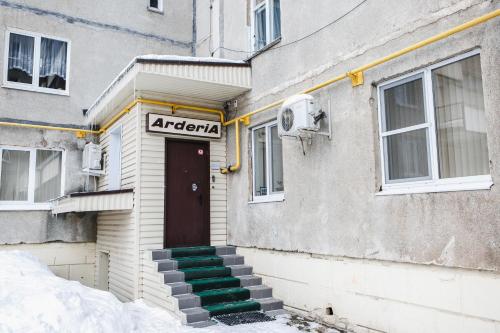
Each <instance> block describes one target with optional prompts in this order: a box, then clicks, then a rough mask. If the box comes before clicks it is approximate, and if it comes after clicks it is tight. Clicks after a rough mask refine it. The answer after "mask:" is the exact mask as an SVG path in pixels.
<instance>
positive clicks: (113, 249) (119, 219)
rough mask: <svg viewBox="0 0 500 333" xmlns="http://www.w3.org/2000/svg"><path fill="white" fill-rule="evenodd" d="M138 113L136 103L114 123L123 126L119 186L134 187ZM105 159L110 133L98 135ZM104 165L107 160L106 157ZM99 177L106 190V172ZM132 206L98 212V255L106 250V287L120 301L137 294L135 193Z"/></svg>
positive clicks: (127, 299)
mask: <svg viewBox="0 0 500 333" xmlns="http://www.w3.org/2000/svg"><path fill="white" fill-rule="evenodd" d="M137 114H138V108H137V107H135V108H134V109H132V110H131V111H130V112H129V113H128V114H126V115H124V116H123V117H122V118H121V119H120V120H118V121H117V123H116V126H119V125H121V126H123V128H122V155H121V157H122V164H121V168H122V174H121V188H134V189H135V188H136V175H137V154H136V152H137V148H138V147H137V140H136V134H137ZM99 140H100V144H101V146H102V148H103V152H104V154H105V155H104V156H105V159H107V156H108V151H109V134H108V132H106V133H104V134H102V135H101V136H100V138H99ZM105 166H106V168H108V167H109V163H107V161H105ZM105 171H106V172H105V175H104V176H102V177H100V178H99V182H98V189H99V190H107V189H108V188H107V186H108V180H107V175H108V174H109V170H105ZM134 203H135V204H134V208H133V210H132V211H128V212H100V213H99V214H98V216H97V242H96V251H97V258H98V257H99V256H98V254H99V252H101V251H102V252H106V253H108V254H109V273H108V281H109V290H110V291H111V292H112V293H113V294H115V295H116V296H117V297H118V298H119V299H120V300H121V301H130V300H133V299H135V298H136V297H137V294H138V272H137V270H138V261H139V258H138V250H137V241H136V239H137V232H138V231H137V228H136V217H137V212H136V210H137V205H136V203H137V195H136V194H135V193H134ZM98 274H99V269H97V270H96V279H95V281H99V277H98V276H97V275H98Z"/></svg>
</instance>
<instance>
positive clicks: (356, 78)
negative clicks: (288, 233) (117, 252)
mask: <svg viewBox="0 0 500 333" xmlns="http://www.w3.org/2000/svg"><path fill="white" fill-rule="evenodd" d="M497 16H500V9H497V10H494V11H492V12H490V13H488V14H485V15H483V16H480V17H478V18H475V19H473V20H471V21H469V22H466V23H463V24H461V25H458V26H456V27H454V28H452V29H449V30H447V31H444V32H442V33H440V34H437V35H435V36H432V37H430V38H427V39H424V40H423V41H420V42H418V43H416V44H413V45H410V46H408V47H406V48H404V49H401V50H399V51H396V52H394V53H391V54H389V55H387V56H385V57H382V58H379V59H377V60H375V61H372V62H371V63H368V64H366V65H364V66H361V67H358V68H355V69H353V70H351V71H348V72H346V73H344V74H341V75H338V76H336V77H333V78H331V79H329V80H327V81H325V82H322V83H320V84H317V85H315V86H313V87H311V88H309V89H306V90H304V91H302V92H300V93H301V94H308V93H311V92H313V91H316V90H319V89H321V88H324V87H326V86H329V85H331V84H333V83H335V82H338V81H341V80H344V79H347V78H350V79H351V82H352V85H353V86H358V85H362V84H363V82H364V78H363V72H364V71H366V70H368V69H371V68H373V67H375V66H378V65H380V64H383V63H385V62H388V61H390V60H393V59H395V58H397V57H400V56H402V55H405V54H407V53H409V52H412V51H414V50H417V49H419V48H421V47H424V46H427V45H429V44H432V43H435V42H437V41H440V40H442V39H444V38H447V37H449V36H451V35H453V34H456V33H458V32H461V31H464V30H466V29H469V28H472V27H474V26H476V25H479V24H481V23H484V22H486V21H488V20H491V19H493V18H495V17H497ZM284 101H285V99H281V100H279V101H276V102H273V103H271V104H268V105H266V106H263V107H261V108H258V109H256V110H254V111H251V112H248V113H246V114H244V115H241V116H239V117H236V118H234V119H231V120H229V121H225V120H224V113H223V112H222V111H221V110H217V109H210V108H204V107H199V106H192V105H183V104H175V103H169V102H163V101H156V100H150V99H142V98H138V99H135V100H134V101H132V102H131V103H129V104H128V105H127V106H126V107H125V108H124V109H123V110H122V111H120V112H119V113H118V114H116V115H115V116H114V117H113V118H111V119H110V120H109V121H108V122H107V123H106V124H105V125H103V126H102V128H101V129H99V130H85V129H78V128H70V127H59V126H49V125H35V124H21V123H13V122H0V126H13V127H22V128H37V129H44V130H56V131H68V132H74V133H75V134H76V135H77V136H78V137H85V135H86V134H94V135H98V134H102V133H104V132H106V130H107V129H109V128H110V127H111V126H112V125H113V124H114V123H115V122H116V121H117V120H118V119H120V118H121V117H122V116H123V115H125V114H126V113H128V112H130V110H131V109H132V108H133V107H134V106H135V105H136V104H138V103H144V104H151V105H160V106H169V107H171V108H172V110H176V109H188V110H193V111H200V112H208V113H215V114H218V115H219V118H220V121H221V124H222V125H223V126H229V125H232V124H235V135H236V142H235V143H236V163H235V164H234V165H231V166H229V167H227V168H221V173H223V174H226V173H229V172H235V171H238V170H239V169H240V167H241V156H240V155H241V151H240V124H239V123H240V122H243V123H244V124H245V125H247V126H248V125H249V124H250V117H252V116H254V115H255V114H257V113H260V112H263V111H266V110H269V109H271V108H274V107H277V106H280V105H281V104H282V103H283V102H284Z"/></svg>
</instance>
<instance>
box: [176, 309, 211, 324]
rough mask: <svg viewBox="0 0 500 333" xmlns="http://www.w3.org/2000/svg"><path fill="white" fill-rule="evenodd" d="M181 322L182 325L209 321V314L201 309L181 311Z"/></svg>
mask: <svg viewBox="0 0 500 333" xmlns="http://www.w3.org/2000/svg"><path fill="white" fill-rule="evenodd" d="M180 318H181V321H182V323H183V324H184V325H186V324H191V323H199V322H203V321H207V320H209V319H210V313H209V312H208V311H207V310H205V309H203V308H192V309H184V310H181V313H180Z"/></svg>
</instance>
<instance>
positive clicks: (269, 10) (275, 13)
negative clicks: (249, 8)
mask: <svg viewBox="0 0 500 333" xmlns="http://www.w3.org/2000/svg"><path fill="white" fill-rule="evenodd" d="M252 17H253V24H252V31H253V50H254V51H259V50H261V49H262V48H264V47H265V46H266V45H268V44H270V43H272V42H274V41H275V40H277V39H279V38H280V37H281V8H280V0H253V16H252Z"/></svg>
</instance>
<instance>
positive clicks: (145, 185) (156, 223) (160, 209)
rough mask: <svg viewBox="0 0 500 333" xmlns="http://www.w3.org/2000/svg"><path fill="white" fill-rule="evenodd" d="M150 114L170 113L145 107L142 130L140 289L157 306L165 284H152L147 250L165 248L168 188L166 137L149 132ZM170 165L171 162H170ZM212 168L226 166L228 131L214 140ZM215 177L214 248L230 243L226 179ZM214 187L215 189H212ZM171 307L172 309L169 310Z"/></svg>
mask: <svg viewBox="0 0 500 333" xmlns="http://www.w3.org/2000/svg"><path fill="white" fill-rule="evenodd" d="M148 112H155V113H165V114H169V113H170V111H165V110H162V109H158V108H156V107H155V108H151V107H148V106H145V105H142V106H141V129H140V135H139V137H140V139H139V140H140V142H141V143H140V146H141V151H140V159H141V161H140V165H141V170H140V173H139V177H140V188H139V191H138V192H139V193H140V198H141V199H140V208H139V210H140V233H139V251H140V254H139V255H140V258H141V272H140V281H139V284H140V286H139V289H140V291H141V292H140V295H141V296H142V297H144V298H145V299H147V300H149V301H151V302H152V303H155V304H157V300H156V299H153V297H155V295H162V293H164V290H163V289H162V287H161V285H162V284H157V283H152V280H151V274H152V272H151V271H150V269H149V267H148V266H147V265H148V263H147V262H148V260H147V259H146V257H145V256H146V250H150V249H161V248H163V225H164V186H165V136H164V135H158V134H151V133H146V131H145V126H146V114H147V113H148ZM176 115H178V116H185V117H193V118H202V119H212V120H218V119H217V118H213V115H205V114H200V113H199V112H198V113H194V112H186V111H178V113H176ZM167 163H168V161H167ZM210 163H211V165H212V164H213V165H215V164H217V165H220V166H225V165H226V137H225V130H224V131H223V136H222V138H221V139H220V140H211V141H210ZM212 176H215V180H216V181H215V183H212V181H211V189H210V191H211V192H210V199H211V202H210V211H211V212H210V223H211V225H210V229H211V232H210V240H211V243H212V244H213V245H225V244H226V176H224V175H222V174H220V172H219V171H218V170H211V172H210V177H212ZM212 187H213V188H212ZM158 288H160V289H158ZM167 308H168V307H167Z"/></svg>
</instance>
